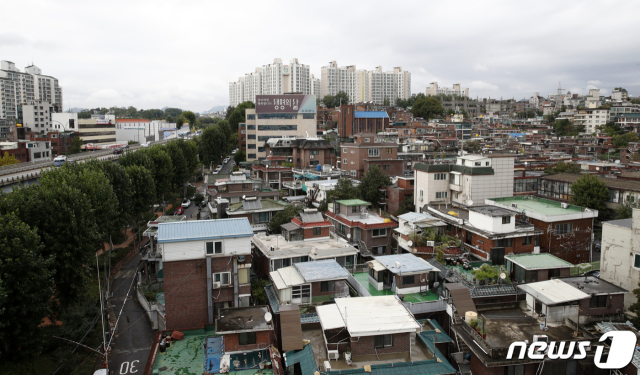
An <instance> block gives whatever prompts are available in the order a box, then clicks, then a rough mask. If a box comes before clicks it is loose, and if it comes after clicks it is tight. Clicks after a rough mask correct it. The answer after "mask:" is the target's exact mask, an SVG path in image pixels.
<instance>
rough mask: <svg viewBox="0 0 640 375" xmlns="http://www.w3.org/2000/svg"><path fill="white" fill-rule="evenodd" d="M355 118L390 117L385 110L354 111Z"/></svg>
mask: <svg viewBox="0 0 640 375" xmlns="http://www.w3.org/2000/svg"><path fill="white" fill-rule="evenodd" d="M353 114H354V116H355V118H389V115H388V114H387V112H385V111H354V112H353Z"/></svg>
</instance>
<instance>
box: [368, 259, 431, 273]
mask: <svg viewBox="0 0 640 375" xmlns="http://www.w3.org/2000/svg"><path fill="white" fill-rule="evenodd" d="M373 258H374V259H375V260H377V261H378V262H380V263H381V264H382V265H383V266H384V268H386V269H388V270H389V271H391V273H399V274H408V273H422V272H429V271H435V269H434V268H433V266H432V265H431V264H429V263H428V262H427V261H426V260H424V259H422V258H419V257H417V256H415V255H413V254H395V255H383V256H378V257H375V256H374V257H373ZM396 263H398V265H399V266H400V267H396Z"/></svg>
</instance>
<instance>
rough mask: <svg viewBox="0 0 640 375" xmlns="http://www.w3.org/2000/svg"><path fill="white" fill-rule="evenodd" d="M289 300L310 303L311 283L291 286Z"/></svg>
mask: <svg viewBox="0 0 640 375" xmlns="http://www.w3.org/2000/svg"><path fill="white" fill-rule="evenodd" d="M291 302H293V303H311V285H309V284H305V285H294V286H292V287H291Z"/></svg>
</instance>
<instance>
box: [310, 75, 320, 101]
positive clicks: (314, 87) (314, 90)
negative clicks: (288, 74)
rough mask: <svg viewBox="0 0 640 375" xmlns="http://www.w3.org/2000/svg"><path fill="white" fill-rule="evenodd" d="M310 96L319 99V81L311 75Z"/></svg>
mask: <svg viewBox="0 0 640 375" xmlns="http://www.w3.org/2000/svg"><path fill="white" fill-rule="evenodd" d="M311 95H315V96H316V98H320V97H321V96H320V80H319V79H317V78H316V77H315V76H314V75H313V74H312V75H311Z"/></svg>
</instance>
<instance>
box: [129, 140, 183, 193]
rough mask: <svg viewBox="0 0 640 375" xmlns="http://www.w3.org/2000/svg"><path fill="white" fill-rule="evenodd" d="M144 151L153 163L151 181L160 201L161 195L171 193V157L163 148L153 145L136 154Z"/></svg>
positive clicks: (172, 169) (172, 171) (172, 174)
mask: <svg viewBox="0 0 640 375" xmlns="http://www.w3.org/2000/svg"><path fill="white" fill-rule="evenodd" d="M140 151H144V152H146V153H147V154H148V155H149V158H150V159H151V161H152V162H153V170H151V174H152V175H153V181H154V182H155V185H156V198H157V199H158V200H159V199H162V195H163V194H167V193H169V192H170V191H171V182H172V181H174V179H173V176H174V173H175V171H174V168H173V163H172V162H171V156H169V154H168V153H167V152H166V151H165V147H163V146H161V145H155V146H153V147H151V148H147V149H145V150H138V151H136V153H137V152H140Z"/></svg>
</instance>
